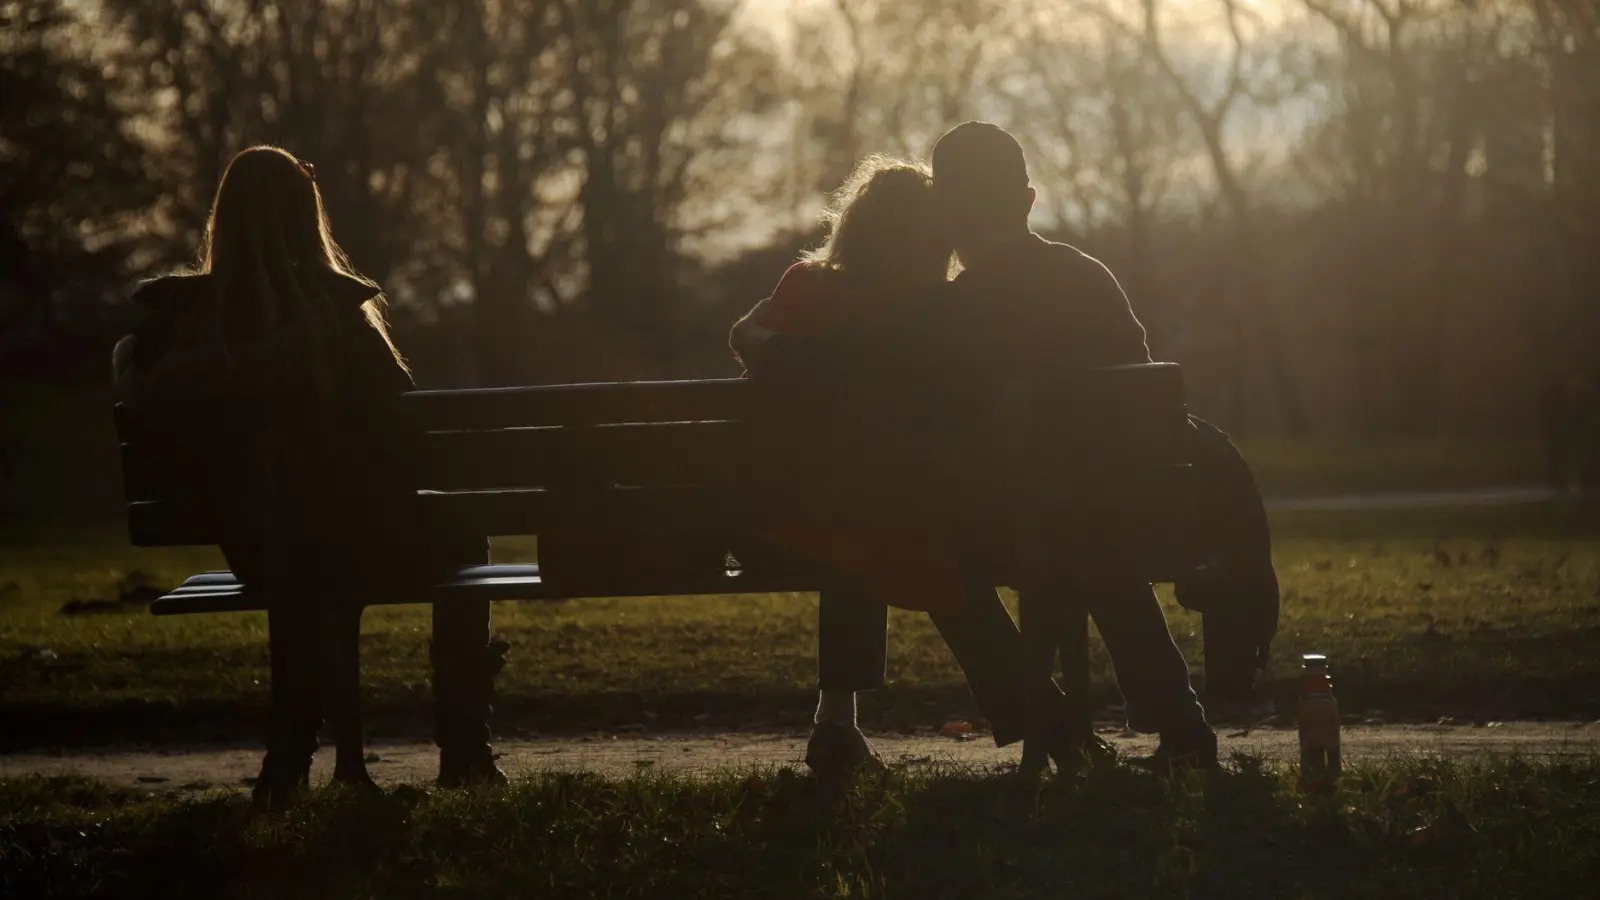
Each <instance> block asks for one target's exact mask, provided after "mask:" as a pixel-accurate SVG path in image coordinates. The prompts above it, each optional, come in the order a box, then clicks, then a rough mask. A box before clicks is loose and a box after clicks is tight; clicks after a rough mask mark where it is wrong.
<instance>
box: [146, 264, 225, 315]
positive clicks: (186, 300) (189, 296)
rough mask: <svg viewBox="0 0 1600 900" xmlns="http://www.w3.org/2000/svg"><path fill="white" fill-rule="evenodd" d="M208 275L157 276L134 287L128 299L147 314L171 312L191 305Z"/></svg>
mask: <svg viewBox="0 0 1600 900" xmlns="http://www.w3.org/2000/svg"><path fill="white" fill-rule="evenodd" d="M209 281H210V276H209V275H203V274H182V273H180V274H172V275H158V276H156V277H155V278H150V279H147V280H145V281H141V282H139V283H138V284H136V285H134V287H133V290H132V291H131V292H130V293H129V294H128V299H129V301H131V302H132V303H135V304H137V305H138V306H140V307H141V308H143V309H145V310H146V311H149V312H159V311H162V310H171V309H174V308H176V307H182V306H186V305H188V304H190V303H193V302H194V300H195V298H196V297H199V296H201V294H202V293H203V291H204V287H205V285H206V284H207V283H208V282H209Z"/></svg>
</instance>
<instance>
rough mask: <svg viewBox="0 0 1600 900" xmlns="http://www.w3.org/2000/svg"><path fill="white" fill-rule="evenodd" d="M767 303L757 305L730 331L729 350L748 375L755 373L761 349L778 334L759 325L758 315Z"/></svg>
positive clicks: (734, 324) (763, 301)
mask: <svg viewBox="0 0 1600 900" xmlns="http://www.w3.org/2000/svg"><path fill="white" fill-rule="evenodd" d="M766 302H767V301H766V300H762V301H761V303H757V304H756V305H755V307H754V308H752V309H751V310H750V311H749V312H747V313H745V314H744V316H742V317H741V318H740V319H739V321H737V322H735V323H733V328H731V329H730V330H729V331H728V349H729V350H731V351H733V358H734V360H735V361H737V362H738V363H739V365H741V366H743V367H744V369H745V371H746V372H747V373H749V372H754V370H755V365H756V360H757V358H758V357H759V356H760V355H761V348H762V347H764V346H766V344H767V341H769V340H771V339H772V337H773V335H775V334H777V332H776V331H773V330H772V329H770V328H765V327H763V326H762V325H760V324H758V321H757V319H758V316H757V313H758V311H759V310H760V309H761V307H762V304H764V303H766Z"/></svg>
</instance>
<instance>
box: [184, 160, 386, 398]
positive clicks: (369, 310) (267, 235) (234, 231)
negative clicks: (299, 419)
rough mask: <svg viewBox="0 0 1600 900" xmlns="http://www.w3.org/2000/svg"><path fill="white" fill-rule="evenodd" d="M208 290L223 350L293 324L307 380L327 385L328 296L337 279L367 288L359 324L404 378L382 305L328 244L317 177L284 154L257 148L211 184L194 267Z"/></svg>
mask: <svg viewBox="0 0 1600 900" xmlns="http://www.w3.org/2000/svg"><path fill="white" fill-rule="evenodd" d="M197 270H198V271H199V272H200V273H203V274H208V275H210V276H211V280H212V281H213V283H214V284H215V289H216V291H217V300H218V302H217V303H216V304H215V308H216V310H217V315H218V322H217V326H218V335H219V337H220V338H221V339H222V341H223V342H224V345H225V346H227V345H232V344H235V343H237V342H241V341H243V340H247V339H249V338H252V337H259V336H260V335H262V334H264V333H265V332H267V331H268V330H271V329H273V328H276V327H279V326H284V325H291V324H298V325H302V326H304V327H305V329H306V331H307V332H308V334H309V335H310V337H311V342H312V365H313V366H314V367H316V369H317V371H316V372H314V373H313V375H314V376H315V378H314V380H315V381H316V382H317V383H318V384H319V385H320V386H321V387H322V388H323V389H324V390H327V389H330V388H331V387H332V384H333V376H332V373H333V365H332V359H331V356H332V354H331V353H330V350H329V346H328V345H329V342H330V341H331V340H333V338H334V334H335V330H336V328H337V327H338V326H337V322H338V316H337V307H336V305H335V304H336V303H337V302H339V301H338V300H336V299H335V298H334V297H333V296H330V293H329V291H330V289H331V288H332V286H333V285H334V284H335V283H336V282H337V279H336V278H329V277H328V276H330V275H333V276H338V277H342V278H344V279H347V280H349V281H351V282H354V283H357V284H359V285H364V286H366V287H367V288H370V289H371V291H372V296H371V298H370V299H368V300H367V301H366V302H365V303H363V304H362V310H363V312H364V313H365V315H366V320H367V324H368V325H370V326H371V327H372V328H373V330H375V331H377V332H378V334H379V335H380V336H381V337H382V338H383V341H384V343H385V344H387V345H388V347H389V351H390V352H391V353H393V354H394V358H395V362H396V363H397V364H398V365H399V366H400V368H401V369H403V370H405V371H406V372H407V374H409V373H410V370H409V369H408V368H407V367H406V363H405V359H404V358H403V357H402V356H401V355H400V352H399V351H398V350H397V349H396V348H395V346H394V341H393V340H392V339H390V337H389V326H388V321H387V319H386V318H385V316H384V310H385V307H386V306H387V301H386V299H385V297H384V295H383V292H382V290H381V289H380V288H379V287H378V285H377V283H376V282H374V281H373V280H372V279H370V278H368V277H366V276H365V275H362V274H361V273H360V272H358V271H356V269H355V267H353V266H352V265H351V264H350V260H349V259H348V258H347V257H346V256H345V254H344V251H343V250H342V249H340V247H339V245H338V243H337V242H336V241H334V239H333V231H332V230H331V228H330V227H329V224H328V216H327V213H326V212H325V211H324V209H323V204H322V192H321V191H320V190H318V189H317V182H316V175H315V171H314V170H313V169H312V167H311V166H310V164H308V163H304V162H302V161H300V160H299V159H297V158H295V156H294V155H293V154H291V153H289V152H288V151H286V150H283V149H280V148H278V147H270V146H256V147H251V148H249V149H247V150H242V151H240V152H239V153H238V154H237V155H235V156H234V157H233V159H232V160H231V161H229V163H228V167H227V169H226V170H225V171H224V172H223V175H222V181H221V183H219V184H218V185H217V194H216V199H215V200H214V201H213V202H212V204H211V217H210V219H209V220H208V221H207V222H206V231H205V239H204V241H203V242H202V244H201V250H200V258H199V261H198V264H197Z"/></svg>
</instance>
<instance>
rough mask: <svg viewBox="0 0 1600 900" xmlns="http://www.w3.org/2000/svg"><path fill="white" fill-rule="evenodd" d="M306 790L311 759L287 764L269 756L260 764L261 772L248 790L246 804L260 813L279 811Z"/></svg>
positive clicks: (275, 756) (279, 756)
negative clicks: (247, 802) (249, 804)
mask: <svg viewBox="0 0 1600 900" xmlns="http://www.w3.org/2000/svg"><path fill="white" fill-rule="evenodd" d="M310 787H311V757H309V756H306V757H303V758H299V759H295V760H292V761H290V760H287V759H286V758H285V757H283V756H281V755H275V754H273V753H271V752H269V753H267V755H266V756H265V757H263V758H262V760H261V772H260V774H258V775H257V776H256V783H255V787H253V788H251V790H250V802H251V805H253V806H255V808H256V809H260V810H269V809H282V808H284V807H285V806H288V805H289V802H290V801H291V800H293V799H294V798H295V796H296V795H298V794H299V793H300V792H301V791H304V790H307V789H309V788H310Z"/></svg>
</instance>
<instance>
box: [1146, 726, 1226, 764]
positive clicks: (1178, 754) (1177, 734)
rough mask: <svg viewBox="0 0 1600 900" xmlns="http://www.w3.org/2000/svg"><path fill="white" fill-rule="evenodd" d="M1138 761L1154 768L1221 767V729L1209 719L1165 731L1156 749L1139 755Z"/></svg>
mask: <svg viewBox="0 0 1600 900" xmlns="http://www.w3.org/2000/svg"><path fill="white" fill-rule="evenodd" d="M1132 762H1133V764H1134V765H1136V766H1139V767H1140V768H1144V769H1149V770H1151V771H1153V772H1160V773H1172V772H1192V771H1209V770H1212V769H1215V768H1217V766H1218V763H1217V733H1216V732H1215V731H1213V730H1211V726H1210V725H1207V724H1205V723H1200V724H1199V725H1194V726H1190V727H1187V728H1184V729H1181V730H1175V731H1163V732H1161V743H1160V744H1159V745H1157V746H1156V752H1155V753H1154V754H1153V755H1151V756H1147V757H1143V758H1140V759H1135V760H1133V761H1132Z"/></svg>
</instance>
